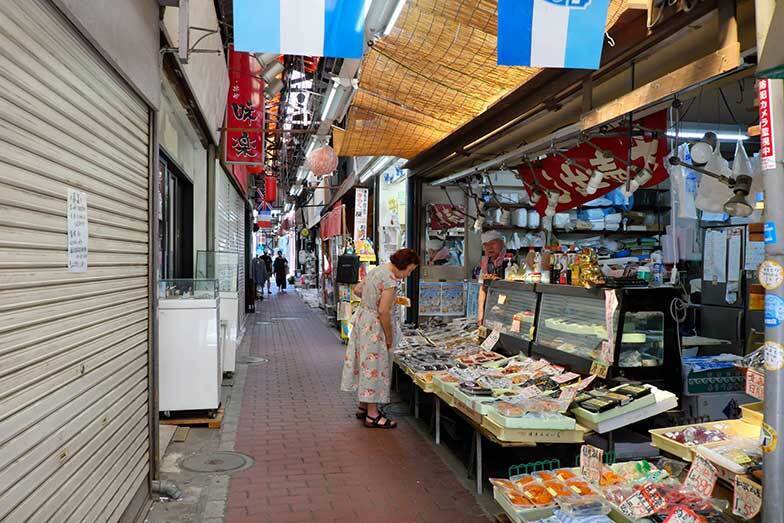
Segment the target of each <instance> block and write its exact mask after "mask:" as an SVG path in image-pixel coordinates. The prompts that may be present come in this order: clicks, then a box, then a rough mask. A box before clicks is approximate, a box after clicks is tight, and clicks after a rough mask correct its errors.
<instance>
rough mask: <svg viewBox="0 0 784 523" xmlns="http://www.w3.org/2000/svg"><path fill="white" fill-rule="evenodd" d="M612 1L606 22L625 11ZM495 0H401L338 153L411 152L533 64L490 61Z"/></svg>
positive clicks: (366, 68) (525, 76) (524, 75)
mask: <svg viewBox="0 0 784 523" xmlns="http://www.w3.org/2000/svg"><path fill="white" fill-rule="evenodd" d="M626 9H627V2H626V1H623V0H612V2H611V3H610V9H609V13H608V19H607V26H608V27H611V26H612V25H613V24H614V23H615V22H616V21H617V20H618V18H619V17H620V16H621V14H622V13H623V12H624V11H626ZM496 12H497V1H496V0H464V1H462V2H443V1H438V0H419V1H417V2H408V3H407V4H406V7H405V9H404V11H403V14H402V15H401V17H400V20H399V21H398V23H397V25H396V27H395V29H394V30H393V32H392V34H390V35H389V36H386V37H384V38H382V39H381V40H379V41H378V42H376V44H375V45H374V46H373V47H372V48H370V49H369V51H368V53H367V54H366V56H365V58H364V60H363V63H362V69H361V70H362V74H361V77H360V83H359V90H358V91H357V93H356V96H355V98H354V101H353V104H352V106H351V109H350V111H349V114H348V125H347V128H346V131H345V133H342V136H340V137H339V138H340V139H339V140H338V139H336V141H335V142H336V146H337V150H338V154H340V155H341V156H398V157H401V158H411V157H412V156H414V155H416V154H417V153H419V152H421V151H423V150H425V149H427V148H428V147H430V146H431V145H433V144H435V143H436V142H438V141H439V140H441V139H442V138H444V137H445V136H446V135H448V134H449V133H451V132H452V131H454V130H455V129H457V128H458V127H460V126H461V125H463V124H464V123H466V122H468V121H469V120H471V119H472V118H474V117H475V116H476V115H478V114H480V113H482V112H483V111H485V110H486V109H487V108H488V107H489V106H490V105H492V104H493V103H494V102H496V101H497V100H498V99H500V98H502V97H503V96H504V95H506V94H507V93H508V92H509V91H511V90H512V89H514V88H516V87H518V86H520V85H521V84H524V83H525V82H527V81H529V80H530V79H531V78H533V77H534V76H535V75H536V74H537V73H538V72H539V71H540V69H534V68H525V67H499V66H497V65H496V28H497V26H496V23H497V13H496Z"/></svg>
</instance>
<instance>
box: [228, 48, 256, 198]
mask: <svg viewBox="0 0 784 523" xmlns="http://www.w3.org/2000/svg"><path fill="white" fill-rule="evenodd" d="M261 73H262V70H261V66H260V65H259V63H258V60H256V58H255V57H254V56H253V55H252V54H250V53H241V52H238V51H235V50H234V49H233V48H231V47H230V48H229V94H228V100H227V102H226V118H225V126H224V127H225V133H226V135H225V138H224V140H223V142H224V145H223V149H224V161H225V162H226V163H227V164H241V165H248V166H254V167H255V168H256V169H258V168H263V166H264V134H263V133H264V81H263V80H262V78H261ZM233 174H235V178H236V179H237V181H238V182H239V183H240V185H242V186H243V187H245V188H247V180H240V178H243V176H242V175H243V174H245V176H244V178H247V174H246V173H245V172H243V171H240V172H236V173H233ZM238 174H239V175H240V176H237V175H238ZM243 182H244V183H243Z"/></svg>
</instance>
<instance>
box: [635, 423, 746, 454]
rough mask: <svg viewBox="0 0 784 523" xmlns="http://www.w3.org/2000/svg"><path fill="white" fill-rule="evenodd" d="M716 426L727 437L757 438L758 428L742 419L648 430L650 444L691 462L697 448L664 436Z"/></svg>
mask: <svg viewBox="0 0 784 523" xmlns="http://www.w3.org/2000/svg"><path fill="white" fill-rule="evenodd" d="M716 426H724V427H725V431H724V432H725V433H727V435H728V436H739V437H744V438H757V437H759V432H760V426H759V425H756V424H754V423H747V422H746V421H744V420H742V419H731V420H725V421H712V422H710V423H697V424H693V425H679V426H677V427H667V428H663V429H653V430H649V431H648V432H649V433H650V434H651V444H652V445H653V446H654V447H656V448H658V449H661V450H663V451H665V452H667V453H669V454H672V455H673V456H677V457H679V458H681V459H683V460H686V461H692V460H693V459H694V454H695V452H696V450H697V446H696V445H695V446H691V447H690V446H687V445H684V444H682V443H678V442H677V441H675V440H672V439H670V438H668V437H667V436H665V434H666V433H667V432H673V431H677V430H683V429H685V428H688V427H704V428H711V427H716Z"/></svg>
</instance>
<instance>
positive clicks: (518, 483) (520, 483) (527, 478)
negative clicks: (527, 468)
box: [509, 474, 536, 492]
mask: <svg viewBox="0 0 784 523" xmlns="http://www.w3.org/2000/svg"><path fill="white" fill-rule="evenodd" d="M509 480H510V481H511V482H512V483H514V486H515V488H516V489H517V490H519V491H520V492H522V491H523V487H525V486H526V485H528V484H529V483H534V482H535V481H536V478H534V477H533V476H531V475H530V474H520V475H518V476H512V477H511V478H509Z"/></svg>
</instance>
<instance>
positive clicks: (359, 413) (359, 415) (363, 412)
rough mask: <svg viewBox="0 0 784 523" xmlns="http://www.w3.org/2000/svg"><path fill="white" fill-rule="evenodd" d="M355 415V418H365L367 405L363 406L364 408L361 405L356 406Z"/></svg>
mask: <svg viewBox="0 0 784 523" xmlns="http://www.w3.org/2000/svg"><path fill="white" fill-rule="evenodd" d="M355 416H356V417H357V419H363V418H366V417H367V407H366V408H364V409H363V408H362V407H357V413H356V414H355Z"/></svg>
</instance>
